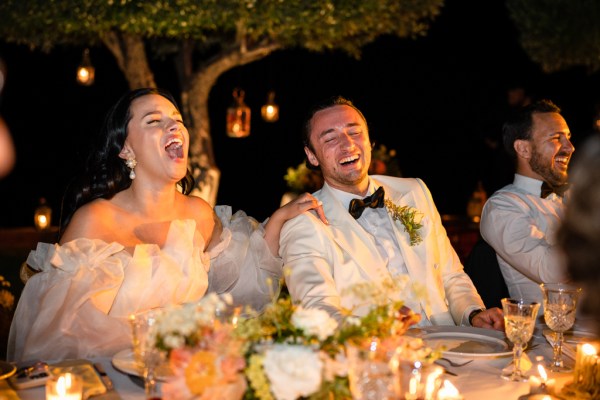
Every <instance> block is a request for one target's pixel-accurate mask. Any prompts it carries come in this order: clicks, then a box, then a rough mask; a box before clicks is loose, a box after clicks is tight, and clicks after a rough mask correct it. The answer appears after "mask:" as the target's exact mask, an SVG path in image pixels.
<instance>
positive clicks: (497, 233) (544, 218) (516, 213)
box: [480, 174, 568, 304]
mask: <svg viewBox="0 0 600 400" xmlns="http://www.w3.org/2000/svg"><path fill="white" fill-rule="evenodd" d="M542 183H543V182H542V181H540V180H537V179H532V178H528V177H525V176H523V175H519V174H515V179H514V181H513V183H512V184H509V185H507V186H505V187H503V188H502V189H500V190H498V191H497V192H495V193H494V194H493V195H492V196H491V197H490V198H489V200H488V201H487V202H486V203H485V205H484V207H483V212H482V215H481V223H480V231H481V236H482V237H483V238H484V239H485V241H486V242H488V243H489V244H490V245H491V246H492V247H493V248H494V250H495V251H496V254H497V257H498V263H499V264H500V270H501V271H502V275H503V276H504V280H505V282H506V286H507V287H508V291H509V293H510V296H511V297H514V298H523V299H526V300H528V301H537V302H540V304H541V302H542V292H541V290H540V287H539V284H540V283H542V282H546V283H555V282H566V281H567V274H566V268H565V266H564V259H563V258H562V257H563V256H562V255H561V253H560V252H559V250H558V248H557V246H556V231H557V228H558V227H559V225H560V221H561V219H562V216H563V211H564V204H563V198H561V197H559V196H557V195H556V194H554V193H552V194H550V195H549V196H548V197H546V198H545V199H543V198H541V197H540V193H541V187H542ZM565 196H568V192H567V194H566V195H565Z"/></svg>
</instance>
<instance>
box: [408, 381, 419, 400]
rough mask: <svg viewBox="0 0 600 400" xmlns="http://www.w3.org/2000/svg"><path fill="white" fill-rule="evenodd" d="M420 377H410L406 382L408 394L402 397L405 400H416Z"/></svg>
mask: <svg viewBox="0 0 600 400" xmlns="http://www.w3.org/2000/svg"><path fill="white" fill-rule="evenodd" d="M419 380H420V376H411V377H410V381H409V382H408V392H406V393H405V395H404V397H405V398H406V400H417V399H418V397H419V396H418V390H419Z"/></svg>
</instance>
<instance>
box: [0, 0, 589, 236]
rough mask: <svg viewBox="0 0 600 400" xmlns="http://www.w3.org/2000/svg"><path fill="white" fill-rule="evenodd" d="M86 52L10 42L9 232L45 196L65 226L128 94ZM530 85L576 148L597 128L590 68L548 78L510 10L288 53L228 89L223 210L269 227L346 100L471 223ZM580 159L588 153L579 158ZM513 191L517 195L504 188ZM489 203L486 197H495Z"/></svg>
mask: <svg viewBox="0 0 600 400" xmlns="http://www.w3.org/2000/svg"><path fill="white" fill-rule="evenodd" d="M81 54H82V49H81V48H69V49H65V48H56V49H55V50H54V51H53V52H52V53H50V54H44V53H41V52H30V51H29V50H28V49H27V48H25V47H22V46H15V45H8V44H5V43H0V57H1V58H3V59H4V61H5V62H6V63H7V66H8V73H7V83H6V86H5V89H4V92H3V94H2V99H1V103H0V113H1V115H2V116H3V117H4V118H5V120H6V122H7V124H8V125H9V127H10V129H11V133H12V136H13V140H14V142H15V146H16V150H17V164H16V166H15V168H14V169H13V171H12V173H11V174H10V175H8V176H7V177H5V178H4V179H2V180H1V181H0V210H1V211H0V227H12V226H26V225H27V226H29V225H32V224H33V211H34V209H35V207H36V205H37V202H38V199H39V198H40V197H46V198H47V199H48V202H49V203H50V205H51V206H52V208H53V211H54V214H53V223H54V224H56V223H57V222H58V217H59V213H60V202H61V197H62V194H63V191H64V189H65V186H66V184H67V182H68V181H69V179H70V178H71V177H72V176H73V175H74V174H75V173H76V171H77V169H78V168H79V166H80V162H81V161H82V160H83V159H84V157H85V154H86V152H87V148H88V143H89V141H90V139H91V138H92V137H93V135H95V134H96V133H97V132H98V130H99V128H100V124H101V121H102V118H103V116H104V114H105V113H106V111H107V110H108V108H109V107H110V105H112V103H114V102H115V101H116V99H117V98H118V97H119V96H120V95H121V94H122V93H123V92H125V91H126V90H127V89H128V87H127V83H126V81H125V78H124V77H123V75H122V73H121V72H120V71H119V70H118V68H117V66H116V63H115V61H114V60H113V58H112V56H111V55H110V54H109V53H108V51H107V50H105V49H104V48H91V59H92V63H93V64H94V66H95V67H96V82H95V84H94V85H93V86H91V87H82V86H79V85H77V83H76V82H75V70H76V68H77V65H78V64H79V63H80V61H81ZM152 63H153V65H155V66H156V67H158V69H155V78H156V82H157V84H158V85H159V86H162V87H165V88H167V89H170V90H171V91H173V92H174V94H175V95H176V96H178V94H179V93H178V91H177V87H176V86H175V83H174V82H175V80H174V78H173V77H174V72H173V70H172V66H171V65H170V63H169V62H165V61H160V60H152ZM513 82H521V83H522V84H524V85H526V86H527V87H529V88H531V90H532V91H533V92H534V93H535V94H536V95H538V96H540V97H541V96H544V97H549V98H551V99H552V100H553V101H554V102H556V103H557V104H558V105H559V106H560V107H561V108H562V109H563V115H564V116H565V118H566V120H567V122H568V123H569V126H570V128H571V131H572V133H573V142H574V144H575V146H577V145H578V144H580V143H581V142H582V141H583V139H584V138H585V137H586V136H587V135H589V133H590V131H591V129H592V117H593V114H594V112H593V108H594V103H595V102H596V101H597V100H598V98H597V97H596V93H600V92H598V89H599V86H600V82H599V77H598V74H595V75H588V74H587V73H586V71H585V70H584V69H583V68H581V69H579V68H573V69H570V70H568V71H565V72H560V73H554V74H544V73H542V72H541V71H540V69H539V67H538V66H537V65H536V64H534V63H533V62H531V61H530V60H529V59H528V58H527V56H526V54H525V53H524V52H523V50H522V49H521V48H520V46H519V44H518V42H517V39H516V32H515V30H514V28H513V26H512V23H511V22H510V20H509V19H508V17H507V13H506V10H505V9H504V5H503V2H502V1H498V0H494V1H475V0H469V1H460V0H447V1H446V5H445V7H444V8H443V10H442V14H441V15H440V16H439V17H438V18H437V19H436V21H435V22H434V23H433V26H432V28H431V30H430V31H429V34H428V36H427V37H423V38H418V39H416V40H412V39H398V38H393V37H382V38H380V39H378V40H377V41H376V42H374V43H373V44H371V45H369V46H367V47H365V48H364V49H363V55H362V58H361V60H355V59H353V58H350V57H347V56H345V55H343V54H341V53H327V54H316V53H309V52H307V51H303V50H284V51H280V52H277V53H274V54H273V55H271V56H269V57H267V58H266V59H263V60H260V61H258V62H255V63H253V64H250V65H247V66H244V67H241V68H236V69H234V70H231V71H229V72H228V73H226V74H224V75H222V76H221V78H220V79H219V81H218V82H217V84H216V85H215V86H214V87H213V89H212V92H211V96H210V103H209V110H210V115H211V121H210V122H211V131H212V137H213V142H214V151H215V155H216V159H217V164H218V167H219V168H220V170H221V182H220V187H219V192H218V198H217V203H218V204H229V205H232V206H233V207H234V209H243V210H245V211H246V212H248V214H250V215H252V216H254V217H256V218H257V219H259V220H263V219H264V218H266V217H267V216H268V215H270V214H271V212H272V211H273V210H274V209H275V208H276V207H278V206H279V201H280V199H281V195H282V194H283V193H284V192H285V191H286V184H285V181H284V179H283V176H284V175H285V173H286V170H287V168H288V167H290V166H296V165H297V164H298V163H300V162H301V161H302V160H303V157H304V153H303V150H302V146H301V143H300V131H301V126H302V121H303V118H304V115H305V114H306V112H307V110H308V109H309V108H310V106H311V105H312V104H314V103H315V102H316V101H318V100H321V99H323V98H325V97H329V96H331V95H335V94H341V95H344V96H346V97H348V98H350V99H352V100H353V101H354V102H355V104H356V105H357V106H358V107H359V108H360V109H361V110H362V111H363V113H364V114H365V116H366V118H367V121H368V123H369V126H370V132H371V139H372V141H374V142H376V143H383V144H385V145H386V146H387V147H388V148H393V149H396V151H397V153H398V162H399V164H400V168H401V170H402V173H403V175H404V176H409V177H420V178H422V179H423V180H424V181H425V182H426V183H427V184H428V186H429V188H430V189H431V192H432V194H433V197H434V199H435V201H436V203H437V205H438V209H439V211H440V212H441V213H442V214H446V213H448V214H464V213H465V211H466V204H467V200H468V197H469V196H470V194H471V192H472V191H473V190H474V189H475V187H476V183H477V181H478V180H479V179H484V180H485V181H487V179H488V178H489V169H490V168H493V167H492V165H491V162H490V160H491V159H492V158H491V154H490V153H489V152H487V150H486V148H485V146H484V145H483V138H484V136H485V135H487V134H492V133H493V128H492V127H493V126H497V125H494V124H493V121H494V119H495V118H497V116H498V115H500V114H499V113H500V111H501V110H502V109H503V107H504V106H505V102H506V89H507V87H508V85H510V84H511V83H513ZM234 87H241V88H243V89H244V90H245V92H246V103H247V104H248V106H249V107H250V108H251V109H252V128H251V135H250V137H248V138H245V139H231V138H228V137H227V136H226V134H225V126H224V125H225V110H226V108H227V107H228V106H229V105H230V104H231V102H232V95H231V93H232V90H233V88H234ZM269 90H274V91H275V92H276V97H275V101H276V103H277V104H279V106H280V119H279V121H278V122H275V123H266V122H263V121H262V119H261V118H260V107H261V106H262V105H263V104H264V103H265V101H266V99H267V93H268V91H269ZM575 155H577V153H575ZM505 183H508V182H505ZM489 194H491V193H488V195H489Z"/></svg>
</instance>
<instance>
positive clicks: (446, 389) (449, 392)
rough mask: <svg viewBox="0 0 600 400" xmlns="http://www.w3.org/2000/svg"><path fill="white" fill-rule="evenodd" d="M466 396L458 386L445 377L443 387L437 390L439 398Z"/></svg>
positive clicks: (461, 398) (449, 398) (449, 399)
mask: <svg viewBox="0 0 600 400" xmlns="http://www.w3.org/2000/svg"><path fill="white" fill-rule="evenodd" d="M463 399H464V397H463V396H462V395H461V394H460V393H459V392H458V389H457V388H456V386H454V385H453V384H452V382H450V381H449V380H447V379H445V380H444V383H443V384H442V387H441V388H440V390H438V392H437V400H463Z"/></svg>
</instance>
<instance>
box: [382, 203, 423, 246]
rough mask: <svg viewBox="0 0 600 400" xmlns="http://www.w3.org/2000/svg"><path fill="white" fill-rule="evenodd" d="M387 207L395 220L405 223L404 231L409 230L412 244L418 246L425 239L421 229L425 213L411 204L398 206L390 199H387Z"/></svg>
mask: <svg viewBox="0 0 600 400" xmlns="http://www.w3.org/2000/svg"><path fill="white" fill-rule="evenodd" d="M385 208H386V209H387V211H388V213H389V214H390V216H391V217H392V219H393V220H394V221H400V223H402V225H404V231H405V232H408V235H409V237H410V245H411V246H416V245H418V244H419V243H421V242H422V241H423V238H422V237H421V233H420V232H419V229H421V228H422V227H423V224H422V223H421V222H422V221H423V213H422V212H419V210H417V209H416V208H413V207H410V206H398V205H396V204H394V203H393V202H392V201H391V200H390V199H385Z"/></svg>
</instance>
